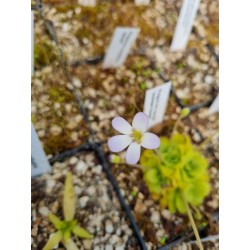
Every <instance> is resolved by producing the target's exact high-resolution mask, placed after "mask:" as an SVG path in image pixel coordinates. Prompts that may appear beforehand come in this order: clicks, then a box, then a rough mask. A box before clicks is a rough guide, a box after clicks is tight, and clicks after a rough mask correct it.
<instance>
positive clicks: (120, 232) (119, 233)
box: [115, 227, 122, 236]
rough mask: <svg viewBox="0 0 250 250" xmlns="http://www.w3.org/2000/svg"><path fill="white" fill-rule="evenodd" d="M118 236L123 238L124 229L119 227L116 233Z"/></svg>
mask: <svg viewBox="0 0 250 250" xmlns="http://www.w3.org/2000/svg"><path fill="white" fill-rule="evenodd" d="M115 233H116V234H117V235H118V236H121V235H122V229H121V228H120V227H118V228H117V229H116V232H115Z"/></svg>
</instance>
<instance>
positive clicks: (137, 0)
mask: <svg viewBox="0 0 250 250" xmlns="http://www.w3.org/2000/svg"><path fill="white" fill-rule="evenodd" d="M149 3H150V0H135V4H136V5H148V4H149Z"/></svg>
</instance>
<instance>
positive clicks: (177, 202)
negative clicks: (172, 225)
mask: <svg viewBox="0 0 250 250" xmlns="http://www.w3.org/2000/svg"><path fill="white" fill-rule="evenodd" d="M175 205H176V208H177V210H178V211H179V212H180V213H182V214H184V213H186V211H187V210H186V208H185V204H184V201H183V198H182V195H181V192H180V191H176V192H175Z"/></svg>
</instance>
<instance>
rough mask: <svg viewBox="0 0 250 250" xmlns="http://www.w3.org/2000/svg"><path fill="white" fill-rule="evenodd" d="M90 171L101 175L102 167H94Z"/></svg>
mask: <svg viewBox="0 0 250 250" xmlns="http://www.w3.org/2000/svg"><path fill="white" fill-rule="evenodd" d="M92 171H93V172H94V173H96V174H101V173H102V166H101V165H97V166H96V167H94V168H93V169H92Z"/></svg>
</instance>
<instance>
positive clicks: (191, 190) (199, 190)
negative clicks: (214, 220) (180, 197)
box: [184, 178, 210, 206]
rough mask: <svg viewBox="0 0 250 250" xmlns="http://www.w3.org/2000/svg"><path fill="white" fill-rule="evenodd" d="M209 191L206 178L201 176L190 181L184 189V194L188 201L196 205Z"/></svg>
mask: <svg viewBox="0 0 250 250" xmlns="http://www.w3.org/2000/svg"><path fill="white" fill-rule="evenodd" d="M209 192H210V185H209V183H208V178H202V179H198V180H195V181H193V182H191V183H190V185H189V187H188V188H187V189H186V190H185V192H184V195H185V197H186V199H187V201H188V202H190V203H191V204H192V205H194V206H197V205H200V204H201V203H202V201H203V200H204V198H205V197H206V196H207V195H208V194H209Z"/></svg>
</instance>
